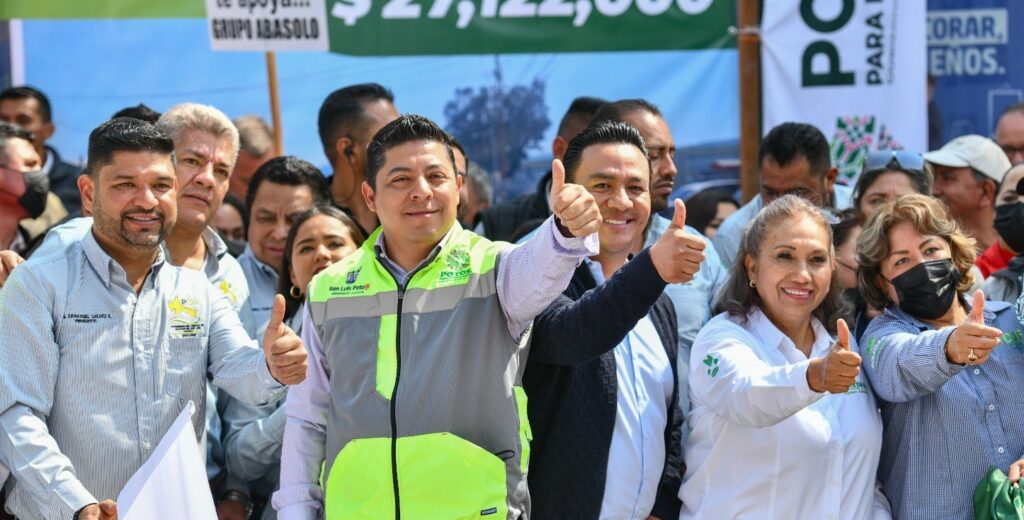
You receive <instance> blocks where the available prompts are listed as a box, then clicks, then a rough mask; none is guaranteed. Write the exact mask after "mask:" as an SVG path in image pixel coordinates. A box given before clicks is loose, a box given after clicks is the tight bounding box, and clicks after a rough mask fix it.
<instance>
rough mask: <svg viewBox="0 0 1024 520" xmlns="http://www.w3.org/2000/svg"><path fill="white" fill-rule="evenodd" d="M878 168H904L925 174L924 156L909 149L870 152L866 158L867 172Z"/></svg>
mask: <svg viewBox="0 0 1024 520" xmlns="http://www.w3.org/2000/svg"><path fill="white" fill-rule="evenodd" d="M877 170H903V171H907V172H912V173H917V174H923V173H924V157H923V156H922V155H921V154H919V153H917V152H911V151H908V150H879V151H876V152H868V156H867V157H866V158H865V159H864V170H863V171H865V172H871V171H877Z"/></svg>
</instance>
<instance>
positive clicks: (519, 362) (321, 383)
mask: <svg viewBox="0 0 1024 520" xmlns="http://www.w3.org/2000/svg"><path fill="white" fill-rule="evenodd" d="M367 155H368V159H367V163H368V164H367V176H366V177H367V180H366V182H364V183H363V185H362V192H363V196H364V197H365V198H366V202H367V205H368V206H369V207H370V209H371V210H373V211H374V212H375V213H376V214H377V216H378V217H379V218H380V222H381V227H380V228H378V229H377V231H376V232H374V233H373V234H372V235H370V237H369V239H367V241H366V242H365V243H364V245H363V247H362V248H360V249H359V251H357V252H355V253H353V254H352V255H350V256H348V257H346V258H344V259H343V260H341V261H339V262H338V263H336V264H334V265H333V266H331V267H329V268H328V269H326V270H325V271H323V272H322V273H320V274H319V275H317V276H316V277H315V278H313V281H312V282H311V283H310V286H309V288H308V290H307V292H306V294H307V295H308V296H307V297H308V302H307V305H306V311H305V312H306V314H305V316H304V323H303V328H302V331H303V332H302V334H303V339H304V340H305V343H306V345H307V349H308V350H309V359H310V363H309V364H310V368H309V373H308V377H307V379H306V383H304V384H302V385H300V386H296V387H294V388H293V389H292V390H291V392H290V394H289V396H288V402H287V411H288V422H287V426H286V427H285V437H284V446H283V448H282V460H281V487H280V490H279V491H278V492H277V493H275V495H274V500H273V505H274V507H275V508H276V509H277V510H278V512H279V513H278V515H279V518H280V519H281V520H289V519H314V518H317V517H318V516H319V515H320V514H323V515H324V516H325V517H326V518H327V519H330V520H333V519H346V520H348V519H364V518H365V519H373V520H381V519H396V520H398V519H401V518H405V519H422V518H428V519H432V518H438V519H445V520H450V519H457V518H473V519H480V518H484V519H501V518H507V519H526V518H528V517H529V514H530V497H529V491H528V490H527V486H526V468H527V467H528V465H529V453H530V446H529V441H530V438H531V433H530V425H529V423H528V421H527V420H526V395H525V393H524V392H523V391H522V387H521V380H522V371H523V369H524V368H525V366H526V350H525V348H524V343H525V341H523V336H524V335H525V332H526V330H527V329H528V327H529V325H530V322H531V320H532V319H533V318H534V316H536V315H537V314H538V313H539V312H540V311H542V310H543V309H544V308H545V307H546V306H547V305H548V304H549V303H550V302H551V301H552V300H553V299H554V298H555V297H556V296H558V294H560V293H561V291H562V290H564V289H565V287H566V286H567V285H568V282H569V280H570V279H571V278H572V275H573V272H574V270H575V269H576V267H577V266H578V265H579V263H580V262H581V260H582V259H583V258H584V257H587V256H591V255H594V254H597V251H598V243H597V230H598V228H599V226H600V221H601V220H600V219H601V217H600V212H599V210H598V208H597V204H596V202H595V201H594V198H593V196H591V195H590V194H589V193H588V192H587V191H586V190H585V189H583V188H582V187H581V186H578V185H575V184H566V183H565V170H564V168H562V165H561V163H560V162H559V161H555V164H554V165H553V168H552V169H553V180H552V187H551V198H550V203H551V207H552V210H553V212H554V215H553V217H552V218H549V219H548V221H547V222H546V223H545V224H544V225H542V226H541V228H540V231H539V232H538V233H537V234H536V236H535V237H534V238H533V239H532V240H530V241H529V242H526V243H524V244H522V245H521V246H515V247H513V246H510V245H508V244H505V243H501V242H497V243H495V242H490V241H488V240H487V239H485V238H483V237H480V236H478V235H476V234H474V233H472V232H470V231H466V230H463V229H462V228H461V227H460V226H459V224H458V223H457V222H456V211H457V207H456V206H457V202H458V196H459V188H460V187H461V185H462V179H461V178H459V177H458V176H457V175H456V174H455V166H454V158H453V155H452V150H451V146H450V144H449V137H448V136H447V134H446V133H445V132H444V131H443V130H441V129H440V128H439V127H438V126H437V125H435V124H434V123H433V122H432V121H430V120H428V119H426V118H423V117H421V116H416V115H405V116H402V117H400V118H399V119H397V120H395V121H393V122H391V123H389V124H388V125H387V126H385V127H384V128H382V129H381V130H380V132H378V133H377V135H376V136H375V137H374V140H373V142H371V143H370V145H369V148H368V150H367Z"/></svg>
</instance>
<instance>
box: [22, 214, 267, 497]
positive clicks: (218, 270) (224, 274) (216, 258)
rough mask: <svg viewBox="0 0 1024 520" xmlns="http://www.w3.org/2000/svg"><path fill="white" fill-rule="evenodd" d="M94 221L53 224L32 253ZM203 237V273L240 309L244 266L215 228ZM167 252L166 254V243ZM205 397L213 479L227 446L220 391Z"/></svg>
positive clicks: (63, 241) (46, 251) (68, 239)
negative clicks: (218, 410)
mask: <svg viewBox="0 0 1024 520" xmlns="http://www.w3.org/2000/svg"><path fill="white" fill-rule="evenodd" d="M92 221H93V220H92V217H78V218H73V219H71V220H68V221H67V222H65V223H63V224H61V225H59V226H56V227H54V228H53V229H51V230H50V231H48V232H47V233H46V237H45V238H44V239H43V243H42V244H40V245H39V247H38V248H37V249H36V250H35V252H34V253H33V254H32V256H33V257H37V258H42V257H44V256H47V255H52V254H54V253H58V252H60V251H63V250H64V249H65V248H67V247H68V246H69V245H71V244H74V243H76V242H80V241H81V240H82V239H83V238H85V236H86V235H87V234H89V232H90V231H91V230H92ZM202 238H203V242H204V243H205V244H206V261H205V262H204V263H203V273H205V274H206V278H207V279H208V280H209V281H210V283H211V284H212V285H213V286H214V287H216V288H217V289H218V290H220V292H222V293H224V295H225V296H227V297H228V301H229V302H230V303H231V307H232V308H233V309H234V310H235V311H236V312H238V311H239V310H240V309H241V308H242V304H243V303H244V302H245V301H246V300H248V299H249V285H248V284H247V283H246V281H245V274H244V273H243V272H242V266H240V265H238V261H237V260H235V257H233V256H231V255H230V254H228V246H227V244H225V243H224V240H223V239H221V238H220V235H218V234H217V232H216V231H214V230H213V228H210V227H207V228H206V229H205V230H203V235H202ZM164 255H167V250H166V247H165V248H164ZM251 336H252V335H251V334H250V337H251ZM260 339H262V337H261V338H260ZM206 401H207V404H208V405H209V406H207V407H206V451H207V457H206V476H207V478H209V479H210V480H212V479H214V478H216V477H217V476H218V475H220V472H221V471H222V470H223V468H224V448H223V446H222V445H221V441H220V439H221V419H220V416H219V415H218V412H217V409H218V407H217V392H215V391H214V390H213V389H212V388H211V389H208V391H207V393H206Z"/></svg>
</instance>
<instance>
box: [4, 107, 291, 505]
mask: <svg viewBox="0 0 1024 520" xmlns="http://www.w3.org/2000/svg"><path fill="white" fill-rule="evenodd" d="M173 150H174V143H173V141H172V140H171V139H170V138H169V137H168V136H167V135H166V134H164V133H163V132H161V131H160V130H159V129H157V128H156V127H155V126H153V125H151V124H149V123H146V122H144V121H140V120H136V119H131V118H118V119H115V120H112V121H108V122H106V123H104V124H102V125H100V126H99V127H97V128H96V129H95V130H93V132H92V133H91V134H90V136H89V161H88V165H87V175H82V176H81V177H79V179H78V184H79V188H80V190H81V192H82V195H83V200H84V202H85V204H87V205H88V206H90V207H91V208H92V210H93V217H94V220H93V225H92V228H91V230H90V232H89V233H88V234H87V235H86V236H85V238H83V239H82V240H80V241H77V242H75V243H73V244H71V245H69V246H68V247H66V248H64V249H63V250H61V251H59V252H57V253H54V254H51V255H46V256H42V257H34V258H32V259H30V260H29V261H28V262H26V263H24V264H22V265H21V266H19V267H18V268H17V269H15V270H14V272H13V273H12V274H11V277H10V278H9V279H8V281H7V284H6V285H5V287H4V289H3V291H0V343H2V344H3V345H4V348H3V349H0V379H2V380H3V381H4V384H3V385H0V445H2V446H3V449H2V450H0V457H3V459H4V461H11V460H14V461H17V464H13V465H11V470H12V471H11V473H12V475H13V477H14V479H13V480H14V484H13V487H12V488H11V489H10V492H9V493H8V495H7V508H8V509H9V510H11V511H12V512H13V513H14V514H15V516H17V517H18V518H22V519H25V520H29V519H37V518H39V519H43V518H46V519H49V518H72V517H75V518H78V519H81V520H92V519H98V518H116V516H117V505H116V504H115V503H114V502H113V501H112V500H110V498H113V497H115V496H116V495H117V494H118V493H119V492H120V491H121V489H122V488H123V487H124V485H125V483H126V482H127V480H128V479H129V478H130V477H131V476H132V474H133V473H134V472H135V471H136V470H138V469H139V467H141V466H142V464H143V463H144V462H145V461H146V460H147V459H148V458H149V457H150V456H152V455H153V453H154V450H155V449H156V447H157V443H158V442H159V441H160V439H161V438H162V437H163V435H164V433H166V431H167V429H168V428H169V427H170V426H171V424H172V423H173V422H174V420H175V418H176V417H177V416H178V414H179V412H180V411H181V410H182V408H183V407H184V406H185V405H186V403H188V402H189V401H193V402H195V403H196V404H197V405H198V406H197V407H198V413H197V414H196V415H195V416H194V417H193V419H192V423H193V427H194V429H195V433H196V436H197V438H198V440H199V441H200V442H203V440H202V439H203V429H204V428H203V424H204V418H203V417H204V414H203V406H204V403H205V395H206V384H207V376H208V375H209V376H210V377H212V382H213V384H214V385H216V386H218V387H219V388H222V389H224V390H225V391H227V392H229V393H230V394H231V395H233V396H234V397H236V398H238V399H241V400H244V401H246V402H249V403H251V404H264V403H267V402H270V401H272V400H275V399H277V398H279V397H280V395H281V393H282V392H283V391H284V386H282V385H283V384H294V383H297V382H299V381H302V380H303V379H304V378H305V373H306V361H305V360H306V354H305V349H304V348H303V346H302V343H301V341H300V340H299V339H298V338H297V337H296V336H295V334H294V333H293V332H291V330H290V329H288V327H287V326H285V325H283V323H281V320H282V318H283V315H284V299H283V298H280V297H279V301H278V302H277V303H276V306H275V314H274V315H275V319H274V323H273V324H272V326H271V327H269V328H268V332H267V334H266V335H265V336H264V337H263V349H262V351H261V350H260V349H258V348H256V344H254V343H253V341H252V340H250V338H249V336H248V335H246V334H245V331H244V330H243V329H242V326H241V324H240V323H239V322H238V318H237V316H236V314H235V312H234V310H232V309H231V306H230V304H229V303H228V300H227V298H226V297H225V296H224V295H223V294H221V293H220V292H219V291H217V290H216V289H214V288H213V286H211V285H210V283H209V281H208V280H207V278H206V276H205V275H203V274H202V273H199V272H196V271H193V270H189V269H182V268H179V267H174V266H171V265H169V264H168V263H167V261H166V258H165V256H164V254H163V252H162V250H161V247H160V245H161V242H162V241H163V240H164V238H165V237H166V236H167V234H168V233H169V232H170V230H171V229H172V228H173V227H174V223H175V221H176V219H177V204H176V202H177V193H176V187H177V180H176V178H175V172H174V162H173V155H172V152H173ZM103 498H106V499H107V500H103V501H102V502H100V501H99V500H98V499H103Z"/></svg>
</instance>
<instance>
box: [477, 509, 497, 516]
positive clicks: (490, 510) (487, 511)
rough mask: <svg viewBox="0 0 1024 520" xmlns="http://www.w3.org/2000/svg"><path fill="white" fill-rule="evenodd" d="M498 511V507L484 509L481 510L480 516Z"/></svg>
mask: <svg viewBox="0 0 1024 520" xmlns="http://www.w3.org/2000/svg"><path fill="white" fill-rule="evenodd" d="M497 512H498V508H496V507H492V508H490V509H484V510H483V511H480V516H487V515H493V514H494V513H497Z"/></svg>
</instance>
